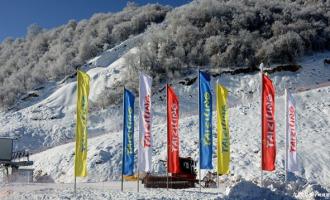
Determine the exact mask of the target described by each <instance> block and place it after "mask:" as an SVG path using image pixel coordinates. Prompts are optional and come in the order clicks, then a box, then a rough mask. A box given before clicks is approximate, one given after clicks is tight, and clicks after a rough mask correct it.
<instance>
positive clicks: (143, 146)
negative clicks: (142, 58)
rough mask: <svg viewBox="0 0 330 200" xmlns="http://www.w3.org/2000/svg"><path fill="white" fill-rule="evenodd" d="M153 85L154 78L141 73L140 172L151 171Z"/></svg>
mask: <svg viewBox="0 0 330 200" xmlns="http://www.w3.org/2000/svg"><path fill="white" fill-rule="evenodd" d="M151 84H152V78H151V77H149V76H147V75H145V74H143V73H140V80H139V87H140V94H139V95H140V102H139V104H140V110H139V116H140V117H139V118H140V125H139V127H140V128H139V162H138V170H139V171H144V172H150V171H151V156H152V135H151V124H152V112H151Z"/></svg>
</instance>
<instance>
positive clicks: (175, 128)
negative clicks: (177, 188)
mask: <svg viewBox="0 0 330 200" xmlns="http://www.w3.org/2000/svg"><path fill="white" fill-rule="evenodd" d="M166 88H167V148H168V151H167V152H168V155H167V156H168V163H167V166H168V172H169V173H179V172H180V158H179V146H180V145H179V144H180V141H179V99H178V97H177V96H176V94H175V92H174V90H173V89H172V88H171V87H170V86H167V87H166Z"/></svg>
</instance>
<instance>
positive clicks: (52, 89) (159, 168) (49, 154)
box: [0, 36, 330, 199]
mask: <svg viewBox="0 0 330 200" xmlns="http://www.w3.org/2000/svg"><path fill="white" fill-rule="evenodd" d="M138 40H139V36H137V37H135V38H132V39H130V40H128V41H126V42H125V43H123V44H121V45H119V46H117V47H115V48H114V49H112V50H109V51H108V52H105V53H104V54H102V55H101V56H99V57H96V58H95V59H92V60H91V61H90V63H89V65H88V67H86V68H85V69H86V71H87V73H88V74H89V75H90V76H91V93H90V100H91V101H96V99H97V97H98V96H99V95H100V94H101V93H102V91H103V89H104V88H106V87H113V86H115V85H116V83H117V82H118V81H119V80H121V79H122V78H123V77H125V76H127V75H128V74H129V73H130V71H129V70H128V69H127V67H125V66H126V63H125V59H124V55H126V54H127V53H128V52H133V53H134V52H136V51H137V49H136V48H134V46H135V44H136V42H138ZM329 55H330V53H329V52H325V53H319V54H315V55H313V56H308V57H304V58H303V59H302V60H300V61H299V64H300V65H301V66H302V69H300V70H299V71H298V72H276V73H273V74H271V75H270V77H271V78H272V80H273V81H274V85H275V86H276V93H277V96H276V120H277V121H276V123H277V125H276V130H277V145H278V154H277V155H278V156H277V162H276V166H277V167H276V171H275V173H267V174H266V181H265V184H266V187H267V188H268V189H266V188H265V189H261V188H259V187H258V186H257V185H255V184H254V183H259V176H260V169H259V166H260V115H259V113H260V111H259V109H260V96H259V95H260V91H259V88H260V84H259V74H258V73H254V74H253V73H252V74H239V75H229V74H223V75H221V76H218V77H214V78H213V82H216V81H219V82H220V83H222V84H223V85H225V86H226V87H227V88H228V89H229V91H230V93H229V104H230V110H229V113H230V133H231V156H232V163H231V175H230V176H228V177H221V183H223V188H222V189H221V190H220V194H218V191H217V190H215V189H213V190H210V194H208V195H209V198H216V197H217V195H220V197H228V198H229V197H230V192H233V190H235V189H236V188H237V187H242V188H245V187H247V188H249V187H251V189H252V190H257V189H259V190H260V191H262V192H266V193H267V191H268V190H270V191H273V192H274V191H279V194H280V195H289V196H293V197H297V198H302V199H304V198H303V197H304V195H305V193H306V194H308V195H309V194H311V193H313V192H315V191H319V192H322V191H324V190H323V189H322V187H324V188H326V189H327V190H328V191H329V190H330V165H329V164H330V157H329V155H330V149H329V145H328V144H329V143H330V132H329V127H330V124H329V123H330V122H329V119H330V103H329V102H330V86H329V84H328V83H329V81H330V80H329V79H330V69H329V67H328V66H323V59H324V58H327V57H329ZM190 78H194V77H190ZM171 84H173V87H174V89H175V90H176V92H177V94H178V96H179V98H180V106H181V110H180V116H181V118H180V154H181V156H190V157H192V158H193V159H195V160H198V157H197V156H198V102H197V93H198V90H197V83H196V82H195V83H194V84H192V85H190V86H186V85H183V84H181V83H179V80H175V81H173V82H172V83H171ZM320 84H323V87H321V88H318V87H320ZM326 85H328V86H326ZM285 87H288V88H291V89H292V90H293V91H301V90H303V89H304V90H307V91H304V92H297V93H295V94H294V97H295V98H296V101H297V104H298V105H297V113H298V156H299V162H300V164H301V166H300V172H299V173H296V174H295V175H293V176H292V177H291V178H292V182H290V187H291V189H287V188H286V189H283V187H285V186H284V184H283V180H284V123H285V122H284V113H283V112H284V101H283V93H284V88H285ZM161 88H162V86H159V85H156V86H155V87H154V88H153V92H154V93H155V95H154V96H153V97H152V101H153V105H152V106H153V111H154V118H153V120H154V121H153V126H152V132H153V137H154V146H153V167H154V168H153V172H155V173H164V172H165V171H164V170H165V168H164V166H163V165H162V164H161V162H160V160H165V159H166V124H165V123H164V121H165V120H166V116H165V113H166V112H165V90H161ZM311 88H312V89H311ZM308 89H309V90H308ZM40 93H42V94H41V96H42V97H44V98H43V99H41V98H36V99H33V98H32V99H30V100H28V101H29V103H27V104H26V105H28V104H30V106H27V107H25V108H23V109H20V110H17V111H14V110H13V111H10V112H7V113H1V114H0V127H1V128H0V134H1V136H14V137H18V138H20V140H19V142H18V143H17V147H16V148H19V149H22V148H28V149H30V150H31V151H32V152H36V153H35V154H34V155H33V156H32V157H31V159H32V160H34V161H35V165H34V166H33V167H34V168H35V179H36V181H46V182H55V183H72V181H73V165H74V142H73V139H74V130H75V101H76V83H75V78H72V79H69V80H68V81H65V82H61V83H54V84H52V85H50V86H49V87H47V86H46V87H45V88H44V89H41V91H40ZM136 95H137V96H138V94H136ZM118 98H121V96H118ZM136 109H137V107H136ZM121 111H122V108H121V106H120V105H118V106H115V105H114V106H111V107H109V108H108V109H104V110H98V111H93V110H92V111H91V112H90V114H89V121H88V123H89V127H88V134H89V141H88V145H89V148H88V177H87V178H85V179H78V181H79V182H100V181H118V180H120V174H121V150H122V130H121V128H122V113H121ZM213 116H214V119H213V125H214V126H213V127H214V128H213V130H214V133H216V129H215V119H216V118H215V116H216V114H215V112H214V113H213ZM137 123H138V116H137V114H136V115H135V133H134V134H135V143H137V135H138V128H137V127H138V126H137ZM214 137H216V134H214ZM214 141H216V140H215V138H214ZM136 146H137V145H136V144H135V147H136ZM50 147H53V148H50ZM215 148H216V143H214V151H215ZM37 152H40V153H37ZM215 156H216V155H215V154H214V160H213V164H214V167H216V163H215V160H216V157H215ZM204 173H206V171H203V174H204ZM244 180H246V181H244ZM108 184H110V185H111V184H112V185H116V186H114V187H118V184H119V182H110V183H108ZM129 184H130V183H129ZM133 185H134V184H131V186H130V187H131V189H130V191H131V192H132V193H123V194H119V196H120V197H122V198H130V197H133V198H135V197H137V196H136V194H135V193H134V191H135V189H134V186H133ZM31 187H33V186H31ZM38 187H39V186H37V188H38ZM50 187H52V188H57V189H55V190H54V191H52V192H54V196H56V191H60V190H61V187H65V186H64V185H53V186H50ZM95 187H96V188H99V189H97V191H96V192H95V193H96V194H97V195H101V194H102V190H103V192H104V189H102V188H100V187H97V186H95ZM18 188H19V187H18ZM320 188H321V189H320ZM39 189H40V188H39ZM117 189H118V188H117ZM40 190H41V191H42V190H43V189H40ZM90 190H93V189H90ZM264 190H265V191H264ZM24 191H25V190H22V191H20V190H19V189H18V190H17V191H16V192H17V194H20V193H24ZM150 191H151V192H150ZM150 191H149V192H148V191H144V192H145V195H149V196H148V197H150V198H151V197H152V195H155V194H154V193H155V191H153V190H150ZM193 191H194V190H193ZM71 192H72V191H71ZM84 192H86V195H87V193H88V190H84ZM157 193H158V192H156V194H157ZM175 193H177V196H175V198H180V197H182V198H183V197H184V198H188V196H189V195H188V196H186V195H187V193H189V191H183V192H182V193H180V192H179V191H176V192H175ZM26 195H27V194H26ZM40 195H41V196H42V195H44V194H43V193H42V192H41V194H40ZM66 195H68V196H70V195H72V193H70V191H68V193H67V194H66ZM107 195H110V197H112V198H117V197H118V196H116V195H118V194H112V193H110V194H107ZM150 195H151V196H150ZM161 195H163V196H164V197H166V196H167V195H168V193H166V192H162V194H161ZM198 195H200V194H199V193H198V192H196V191H195V192H192V194H191V196H190V198H198ZM232 195H235V194H232ZM239 195H242V194H241V193H239ZM250 195H251V194H250ZM299 195H300V196H299ZM101 196H102V195H101ZM16 197H17V196H16ZM107 197H109V196H107ZM142 197H143V194H142ZM144 197H147V196H144ZM240 197H242V196H240ZM27 198H28V196H27ZM88 198H90V197H89V196H88V195H87V196H86V198H84V199H88ZM100 198H101V197H100ZM256 198H257V197H256ZM283 198H285V196H284V197H283Z"/></svg>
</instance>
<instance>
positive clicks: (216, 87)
mask: <svg viewBox="0 0 330 200" xmlns="http://www.w3.org/2000/svg"><path fill="white" fill-rule="evenodd" d="M217 84H218V85H219V79H218V80H217V82H216V84H215V98H216V99H215V104H216V108H215V109H216V110H217V107H218V103H217V102H218V95H219V94H218V85H217ZM217 118H218V121H219V113H218V112H217ZM219 132H220V130H218V132H217V140H218V141H217V183H218V188H219V187H220V180H219V152H220V151H219V150H220V149H219Z"/></svg>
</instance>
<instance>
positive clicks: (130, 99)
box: [123, 89, 135, 176]
mask: <svg viewBox="0 0 330 200" xmlns="http://www.w3.org/2000/svg"><path fill="white" fill-rule="evenodd" d="M134 99H135V97H134V95H133V93H131V92H130V91H129V90H126V89H125V90H124V129H123V175H125V176H132V175H134V170H133V168H134Z"/></svg>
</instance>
